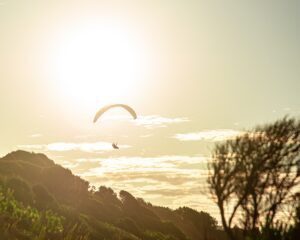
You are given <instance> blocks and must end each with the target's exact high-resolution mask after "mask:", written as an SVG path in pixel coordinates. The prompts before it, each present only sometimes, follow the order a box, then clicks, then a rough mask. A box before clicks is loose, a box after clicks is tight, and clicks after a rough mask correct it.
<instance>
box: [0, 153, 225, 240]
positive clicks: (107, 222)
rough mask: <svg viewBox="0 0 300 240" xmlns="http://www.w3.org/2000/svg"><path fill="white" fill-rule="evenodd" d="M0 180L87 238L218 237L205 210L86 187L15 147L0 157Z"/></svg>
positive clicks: (41, 157)
mask: <svg viewBox="0 0 300 240" xmlns="http://www.w3.org/2000/svg"><path fill="white" fill-rule="evenodd" d="M0 180H1V184H2V185H4V187H6V188H10V189H13V191H14V197H15V198H16V200H17V201H20V202H21V203H23V204H24V205H29V206H31V207H33V208H36V209H38V210H39V211H46V210H49V209H50V210H51V211H53V212H54V213H57V214H59V215H60V216H62V217H63V218H64V219H65V227H66V228H67V227H70V225H72V224H73V225H75V226H81V229H82V230H81V231H83V232H85V233H86V232H88V236H89V237H88V239H116V240H117V239H143V240H152V239H153V240H154V239H169V240H187V239H191V240H201V239H217V238H215V237H214V234H215V235H216V236H217V235H219V234H217V232H218V231H217V228H216V223H215V221H214V219H213V218H212V217H210V216H209V214H207V213H203V212H201V213H199V212H197V211H195V210H192V209H189V208H184V209H178V210H175V211H173V210H171V209H168V208H162V207H156V206H152V205H151V204H149V203H145V202H144V201H143V200H142V199H136V198H135V197H134V196H132V195H131V194H130V193H128V192H126V191H121V192H120V195H119V197H118V196H117V194H116V193H115V192H114V191H113V190H112V189H110V188H108V187H104V186H101V187H100V188H99V189H98V190H97V191H92V190H89V183H88V182H87V181H85V180H83V179H81V178H80V177H78V176H75V175H73V174H72V172H71V171H70V170H68V169H65V168H63V167H62V166H60V165H57V164H55V163H54V162H53V161H52V160H50V159H48V158H47V156H45V155H44V154H36V153H29V152H25V151H16V152H12V153H10V154H8V155H6V156H5V157H3V158H0ZM198 221H199V222H198ZM85 235H86V234H85ZM57 239H58V238H57ZM218 239H220V237H218Z"/></svg>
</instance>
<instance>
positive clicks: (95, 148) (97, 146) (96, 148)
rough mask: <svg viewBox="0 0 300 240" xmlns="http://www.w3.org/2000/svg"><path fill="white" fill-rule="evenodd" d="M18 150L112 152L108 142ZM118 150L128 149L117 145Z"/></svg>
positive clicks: (64, 143) (64, 144)
mask: <svg viewBox="0 0 300 240" xmlns="http://www.w3.org/2000/svg"><path fill="white" fill-rule="evenodd" d="M18 147H19V148H23V149H29V150H42V151H52V152H68V151H82V152H89V153H93V152H101V151H111V150H113V148H112V146H111V143H110V142H94V143H88V142H84V143H70V142H55V143H50V144H41V145H19V146H18ZM119 147H120V148H123V149H124V148H130V146H129V145H119Z"/></svg>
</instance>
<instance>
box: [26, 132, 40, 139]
mask: <svg viewBox="0 0 300 240" xmlns="http://www.w3.org/2000/svg"><path fill="white" fill-rule="evenodd" d="M41 136H42V134H40V133H34V134H31V135H29V137H30V138H39V137H41Z"/></svg>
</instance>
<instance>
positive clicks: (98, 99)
mask: <svg viewBox="0 0 300 240" xmlns="http://www.w3.org/2000/svg"><path fill="white" fill-rule="evenodd" d="M55 49H56V50H55V52H54V53H52V56H53V69H52V71H53V74H54V76H53V78H54V79H55V80H56V82H57V83H58V84H57V85H58V87H59V89H60V91H61V93H62V94H63V95H64V96H66V97H67V98H68V99H69V100H71V101H76V102H77V103H79V104H81V105H82V104H84V105H85V107H86V106H87V105H89V106H94V104H97V105H99V103H103V104H105V103H111V102H116V101H122V100H123V101H127V100H128V99H127V98H128V97H130V96H132V95H134V92H135V91H137V89H138V88H139V85H140V84H141V81H142V75H143V71H145V66H147V63H146V54H145V48H144V46H143V42H142V41H141V40H140V38H139V36H138V34H137V32H134V31H132V29H129V28H126V27H124V26H119V25H116V24H108V23H98V24H96V23H93V24H85V25H82V26H80V27H78V26H76V28H75V29H74V30H70V29H67V30H66V31H65V32H64V33H63V35H62V36H60V37H59V41H58V46H56V47H55Z"/></svg>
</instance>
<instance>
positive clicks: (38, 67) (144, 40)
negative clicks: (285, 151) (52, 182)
mask: <svg viewBox="0 0 300 240" xmlns="http://www.w3.org/2000/svg"><path fill="white" fill-rule="evenodd" d="M299 43H300V1H296V0H295V1H293V0H290V1H276V0H272V1H271V0H270V1H267V0H266V1H254V0H252V1H238V0H235V1H233V0H232V1H200V0H199V1H191V0H190V1H187V0H182V1H176V0H172V1H171V0H169V1H167V0H165V1H154V0H151V1H150V0H149V1H100V0H98V1H96V0H94V1H91V0H85V1H75V0H72V1H71V0H70V1H68V0H59V1H54V0H51V1H50V0H48V1H47V0H44V1H37V0H36V1H33V0H32V1H29V0H19V1H17V0H0V99H1V101H0V107H1V108H0V109H1V124H0V133H1V135H0V144H1V145H0V146H1V148H0V153H1V155H4V154H6V153H8V152H9V151H12V150H16V149H19V148H22V149H25V150H30V151H37V152H44V153H46V154H47V155H48V156H50V157H51V158H52V159H53V160H55V161H56V162H57V163H59V164H63V165H64V166H66V167H69V168H70V169H71V170H72V171H73V172H74V173H76V174H80V175H81V176H83V177H85V178H86V179H88V180H89V181H91V183H93V184H95V185H97V186H98V185H100V184H102V185H104V184H105V185H109V186H112V187H113V188H114V189H116V190H119V189H126V190H129V191H130V192H132V193H133V194H135V195H136V196H139V197H143V198H145V199H146V200H147V201H151V202H153V203H155V204H160V205H165V206H170V207H178V206H180V205H187V206H191V207H195V208H197V209H204V207H206V205H210V204H211V203H210V202H209V201H206V198H207V197H206V196H204V195H203V194H202V193H201V188H202V186H203V182H205V178H206V174H207V171H206V162H207V160H208V159H209V153H210V150H211V149H212V147H213V144H214V143H215V142H218V141H222V140H224V139H227V138H230V137H234V136H236V135H237V134H240V132H242V131H244V130H245V129H248V128H251V127H253V126H255V125H256V124H260V123H265V122H269V121H272V120H275V119H278V118H280V117H283V116H284V115H287V114H289V115H291V116H297V117H299V115H300V98H299V92H300V91H299V90H300V79H299V76H300V44H299ZM119 102H120V103H127V104H130V105H131V106H132V107H133V108H134V109H135V110H136V111H137V113H138V116H139V117H138V119H137V120H136V121H132V120H130V117H129V116H127V114H126V112H124V111H121V110H113V111H111V112H110V113H107V114H106V115H105V116H104V118H103V119H101V121H100V122H98V123H97V124H93V123H92V119H93V116H94V113H95V112H96V111H97V110H98V108H100V107H101V106H103V105H105V104H107V103H119ZM113 141H116V142H118V143H119V145H120V146H121V149H120V150H119V151H113V150H112V148H111V145H110V144H111V142H113ZM213 211H214V210H212V212H213Z"/></svg>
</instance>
